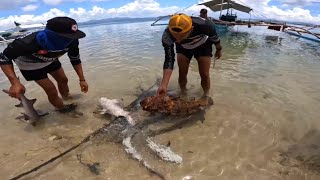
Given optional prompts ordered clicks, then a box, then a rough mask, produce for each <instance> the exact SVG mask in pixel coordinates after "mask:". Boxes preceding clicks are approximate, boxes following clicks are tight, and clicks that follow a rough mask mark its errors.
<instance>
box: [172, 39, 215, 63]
mask: <svg viewBox="0 0 320 180" xmlns="http://www.w3.org/2000/svg"><path fill="white" fill-rule="evenodd" d="M212 45H213V43H212V42H208V41H207V42H205V43H204V44H202V45H201V46H199V47H197V48H195V49H185V48H183V47H182V46H181V45H180V44H178V43H176V51H177V53H180V54H183V55H185V56H186V57H187V58H188V59H189V60H191V59H192V57H193V56H194V57H195V58H196V59H198V58H199V57H200V56H207V57H208V56H209V57H212Z"/></svg>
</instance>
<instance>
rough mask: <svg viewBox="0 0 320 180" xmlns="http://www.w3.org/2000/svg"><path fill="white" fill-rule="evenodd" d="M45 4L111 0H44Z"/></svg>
mask: <svg viewBox="0 0 320 180" xmlns="http://www.w3.org/2000/svg"><path fill="white" fill-rule="evenodd" d="M42 1H43V2H44V3H45V4H48V5H51V6H57V5H59V4H62V3H64V2H77V3H79V2H84V1H92V2H106V1H111V0H42Z"/></svg>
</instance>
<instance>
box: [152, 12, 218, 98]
mask: <svg viewBox="0 0 320 180" xmlns="http://www.w3.org/2000/svg"><path fill="white" fill-rule="evenodd" d="M174 44H175V45H176V51H177V61H178V66H179V85H180V88H181V90H182V91H185V89H186V85H187V74H188V69H189V64H190V60H191V58H192V57H193V56H194V57H195V58H196V59H197V61H198V66H199V73H200V77H201V86H202V88H203V91H204V92H203V97H206V96H207V95H208V93H209V90H210V76H209V70H210V64H211V57H212V45H213V44H214V45H215V47H216V52H215V57H216V58H220V57H221V50H222V47H221V45H220V39H219V36H218V34H217V33H216V31H215V28H214V24H213V23H212V22H211V21H210V20H206V19H204V18H201V17H190V16H187V15H185V14H176V15H173V16H172V17H171V18H170V20H169V26H168V27H167V28H166V29H165V30H164V32H163V35H162V46H163V47H164V51H165V61H164V64H163V78H162V83H161V85H160V87H159V89H158V95H165V94H166V91H167V86H168V83H169V80H170V77H171V74H172V70H173V66H174V61H175V53H174Z"/></svg>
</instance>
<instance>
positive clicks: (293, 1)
mask: <svg viewBox="0 0 320 180" xmlns="http://www.w3.org/2000/svg"><path fill="white" fill-rule="evenodd" d="M282 3H284V4H287V5H291V6H298V7H304V6H307V5H310V4H312V3H320V0H283V2H282Z"/></svg>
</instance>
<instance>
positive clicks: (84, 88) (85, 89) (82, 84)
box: [80, 80, 89, 93]
mask: <svg viewBox="0 0 320 180" xmlns="http://www.w3.org/2000/svg"><path fill="white" fill-rule="evenodd" d="M80 88H81V91H82V92H84V93H86V92H88V88H89V86H88V84H87V82H86V81H82V80H81V81H80Z"/></svg>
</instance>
